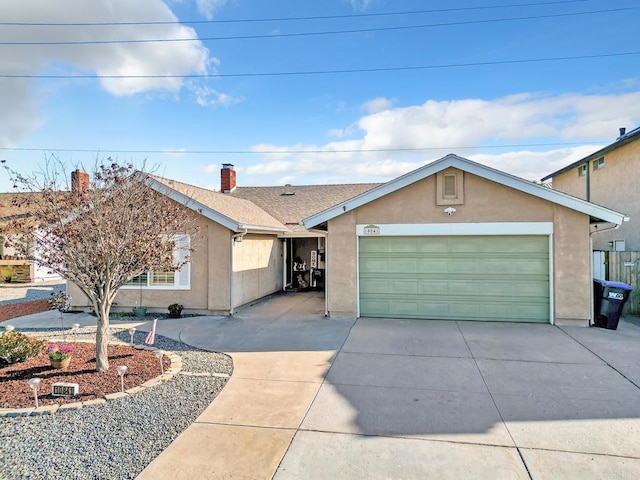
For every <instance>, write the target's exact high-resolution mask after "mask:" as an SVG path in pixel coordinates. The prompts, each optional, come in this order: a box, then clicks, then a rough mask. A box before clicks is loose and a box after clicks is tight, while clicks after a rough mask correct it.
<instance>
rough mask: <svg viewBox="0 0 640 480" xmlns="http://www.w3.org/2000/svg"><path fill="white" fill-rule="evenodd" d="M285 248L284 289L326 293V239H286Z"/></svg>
mask: <svg viewBox="0 0 640 480" xmlns="http://www.w3.org/2000/svg"><path fill="white" fill-rule="evenodd" d="M284 247H285V248H284V252H285V254H284V270H285V272H284V278H285V282H284V284H285V285H284V289H285V290H287V291H300V290H321V291H324V285H325V271H326V248H325V237H316V236H314V237H297V238H285V239H284Z"/></svg>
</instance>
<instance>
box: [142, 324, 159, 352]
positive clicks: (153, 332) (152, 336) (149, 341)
mask: <svg viewBox="0 0 640 480" xmlns="http://www.w3.org/2000/svg"><path fill="white" fill-rule="evenodd" d="M157 325H158V319H157V318H156V319H154V320H153V327H151V331H150V332H149V333H148V334H147V337H146V338H145V339H144V343H146V344H147V345H153V342H155V340H156V326H157Z"/></svg>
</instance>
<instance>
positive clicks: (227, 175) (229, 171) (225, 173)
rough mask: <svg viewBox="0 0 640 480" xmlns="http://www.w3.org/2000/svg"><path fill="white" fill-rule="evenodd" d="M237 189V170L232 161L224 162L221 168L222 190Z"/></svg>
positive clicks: (227, 191) (229, 191) (228, 191)
mask: <svg viewBox="0 0 640 480" xmlns="http://www.w3.org/2000/svg"><path fill="white" fill-rule="evenodd" d="M235 189H236V171H235V170H234V169H233V165H232V164H230V163H223V164H222V169H221V170H220V191H221V192H222V193H231V192H233V191H234V190H235Z"/></svg>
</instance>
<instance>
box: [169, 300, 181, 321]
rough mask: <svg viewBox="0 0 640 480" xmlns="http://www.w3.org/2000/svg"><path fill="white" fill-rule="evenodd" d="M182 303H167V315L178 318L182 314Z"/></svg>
mask: <svg viewBox="0 0 640 480" xmlns="http://www.w3.org/2000/svg"><path fill="white" fill-rule="evenodd" d="M182 308H183V307H182V305H180V304H179V303H172V304H171V305H169V317H171V318H180V317H181V316H182Z"/></svg>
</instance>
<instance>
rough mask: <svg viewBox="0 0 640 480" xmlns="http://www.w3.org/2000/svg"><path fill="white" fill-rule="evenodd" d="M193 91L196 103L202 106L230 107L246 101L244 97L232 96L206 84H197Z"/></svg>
mask: <svg viewBox="0 0 640 480" xmlns="http://www.w3.org/2000/svg"><path fill="white" fill-rule="evenodd" d="M192 91H193V94H194V95H195V99H196V103H197V104H198V105H200V106H202V107H229V106H231V105H235V104H237V103H241V102H243V101H244V98H242V97H232V96H231V95H229V94H226V93H222V92H219V91H218V90H216V89H215V88H211V87H208V86H206V85H195V86H193V88H192Z"/></svg>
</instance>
